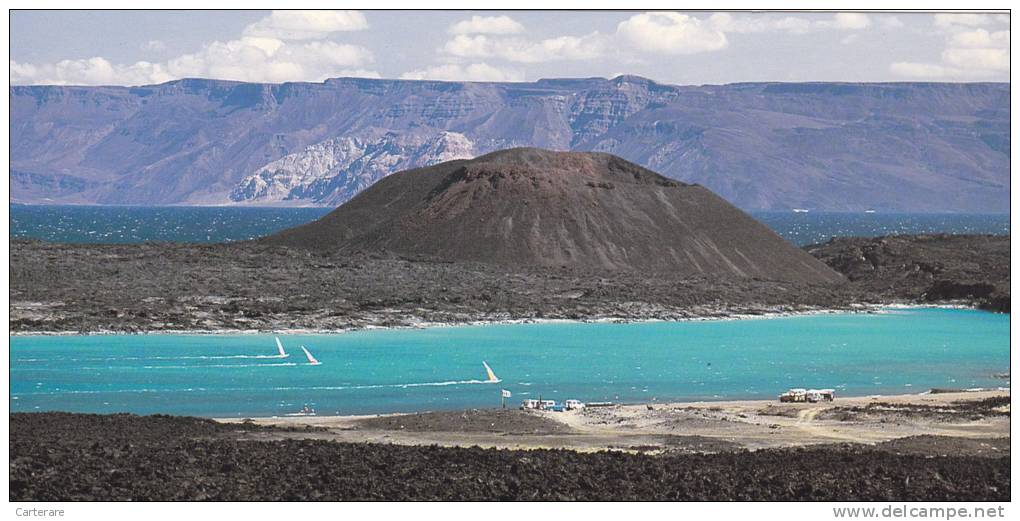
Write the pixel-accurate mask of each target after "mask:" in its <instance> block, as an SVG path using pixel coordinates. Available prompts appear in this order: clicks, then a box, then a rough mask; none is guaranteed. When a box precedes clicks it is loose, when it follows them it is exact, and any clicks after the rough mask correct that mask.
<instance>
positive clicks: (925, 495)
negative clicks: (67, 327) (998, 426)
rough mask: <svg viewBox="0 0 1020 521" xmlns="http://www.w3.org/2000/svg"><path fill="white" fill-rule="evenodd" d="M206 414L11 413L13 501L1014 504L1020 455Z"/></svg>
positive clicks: (11, 488) (11, 483)
mask: <svg viewBox="0 0 1020 521" xmlns="http://www.w3.org/2000/svg"><path fill="white" fill-rule="evenodd" d="M254 429H259V430H262V429H264V428H262V427H254V426H248V425H224V424H217V423H215V422H212V421H209V420H201V419H195V418H184V417H169V416H149V417H138V416H132V415H108V416H100V415H81V414H66V413H30V414H12V415H11V416H10V499H11V501H179V500H186V501H204V500H218V501H303V500H312V501H356V500H369V501H372V500H378V501H407V500H457V501H464V500H477V501H480V500H590V501H606V500H615V501H623V500H630V501H642V500H646V501H652V500H661V501H677V500H691V501H725V500H758V501H764V500H769V501H781V500H811V501H854V500H874V501H912V500H913V501H919V500H926V501H1009V499H1010V459H1009V457H990V458H984V457H974V456H952V457H951V456H937V457H928V456H925V455H922V454H917V453H916V452H908V453H907V454H902V453H903V451H894V450H892V449H891V448H889V449H884V448H883V447H882V446H876V447H875V448H868V447H862V446H849V445H841V446H826V447H819V448H812V449H801V450H762V451H757V452H753V453H752V452H743V451H741V452H733V453H720V454H707V455H676V456H670V455H666V456H645V455H631V454H619V453H597V454H579V453H574V452H571V451H547V450H537V451H499V450H482V449H477V448H471V449H450V448H440V447H400V446H387V445H358V444H339V442H334V441H325V440H313V439H285V440H273V441H257V440H252V439H246V436H248V435H250V433H251V431H252V430H254Z"/></svg>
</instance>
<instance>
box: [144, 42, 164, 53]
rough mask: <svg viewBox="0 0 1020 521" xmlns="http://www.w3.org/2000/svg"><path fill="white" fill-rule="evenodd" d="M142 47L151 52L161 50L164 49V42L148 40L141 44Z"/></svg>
mask: <svg viewBox="0 0 1020 521" xmlns="http://www.w3.org/2000/svg"><path fill="white" fill-rule="evenodd" d="M142 49H144V50H146V51H152V52H163V51H165V50H166V43H165V42H163V40H149V41H147V42H145V44H143V45H142Z"/></svg>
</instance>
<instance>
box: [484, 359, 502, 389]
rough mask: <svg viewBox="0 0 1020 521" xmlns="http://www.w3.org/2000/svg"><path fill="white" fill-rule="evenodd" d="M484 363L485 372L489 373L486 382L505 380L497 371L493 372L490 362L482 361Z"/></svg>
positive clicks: (496, 382)
mask: <svg viewBox="0 0 1020 521" xmlns="http://www.w3.org/2000/svg"><path fill="white" fill-rule="evenodd" d="M482 365H484V366H485V372H486V373H487V374H488V379H487V380H486V381H485V383H489V384H498V383H499V382H502V381H503V380H500V379H499V377H497V376H496V373H494V372H492V368H491V367H489V364H487V363H485V361H484V360H483V361H482Z"/></svg>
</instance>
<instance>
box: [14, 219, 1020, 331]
mask: <svg viewBox="0 0 1020 521" xmlns="http://www.w3.org/2000/svg"><path fill="white" fill-rule="evenodd" d="M861 241H866V243H865V244H864V246H865V247H868V246H869V245H871V247H872V250H868V251H862V245H861ZM881 241H886V242H885V243H882V242H881ZM890 244H892V246H890ZM917 244H921V245H922V247H914V246H915V245H917ZM874 245H878V246H874ZM904 245H906V246H904ZM883 247H884V248H885V249H884V250H883V249H881V248H883ZM876 248H877V250H876ZM806 249H807V251H808V252H810V253H812V254H813V255H815V256H816V257H818V258H819V259H821V260H823V261H825V262H826V263H827V264H829V265H830V266H832V267H833V268H835V269H837V270H838V271H841V272H842V273H844V274H845V275H846V276H847V278H848V280H847V282H845V283H841V284H790V283H784V282H777V281H767V280H759V279H745V280H738V281H726V282H719V281H714V280H708V279H699V278H679V277H671V276H670V275H669V274H660V273H636V272H599V271H586V270H578V269H572V268H566V267H563V268H559V269H539V268H517V269H514V270H508V269H506V268H505V267H500V266H494V265H488V264H483V263H450V262H439V261H436V260H435V259H428V258H407V257H401V256H397V255H389V254H383V253H367V252H357V253H353V254H344V255H340V254H338V253H335V252H313V251H307V250H302V249H297V248H288V247H276V246H265V245H261V244H257V243H241V244H219V245H195V244H166V243H146V244H136V245H97V244H89V245H85V244H56V243H45V242H40V241H24V240H15V241H11V288H10V301H11V311H10V326H11V331H12V333H14V334H19V333H32V334H40V333H73V334H87V333H98V332H107V333H149V332H168V333H169V332H239V331H285V330H304V331H330V332H339V331H346V330H353V329H364V328H371V327H422V326H423V325H437V324H451V325H454V324H471V323H509V322H518V321H541V320H586V321H594V320H616V321H641V320H691V319H706V318H708V319H711V318H733V317H746V316H767V315H773V314H790V313H810V312H823V311H853V310H867V309H873V308H874V307H875V306H878V305H889V304H927V305H932V304H936V305H945V304H954V305H966V306H974V307H981V308H984V309H991V310H996V311H1005V312H1008V311H1009V256H1008V255H1009V237H1008V236H904V237H893V238H879V239H834V240H833V241H830V242H829V243H827V244H826V245H821V246H812V247H808V248H806ZM876 251H877V253H876ZM889 251H891V252H893V253H892V254H890V253H886V252H889ZM940 256H941V258H942V259H943V260H939V258H938V257H940ZM933 257H936V258H933ZM860 259H865V261H860ZM862 262H863V264H862ZM862 266H864V267H862ZM866 267H870V268H869V269H865V268H866ZM933 287H934V288H943V289H944V290H945V291H942V292H941V293H940V292H937V291H935V292H933V291H931V288H933ZM953 288H955V289H953ZM968 288H970V289H968ZM973 288H976V289H973ZM989 288H991V289H989Z"/></svg>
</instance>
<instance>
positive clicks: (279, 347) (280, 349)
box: [276, 337, 290, 358]
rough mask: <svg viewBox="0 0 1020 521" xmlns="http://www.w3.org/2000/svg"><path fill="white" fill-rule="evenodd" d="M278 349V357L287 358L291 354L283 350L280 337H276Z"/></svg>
mask: <svg viewBox="0 0 1020 521" xmlns="http://www.w3.org/2000/svg"><path fill="white" fill-rule="evenodd" d="M276 349H278V350H279V351H280V354H279V355H278V358H287V357H288V356H290V355H288V354H287V352H286V351H284V350H283V343H282V342H280V337H276Z"/></svg>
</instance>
